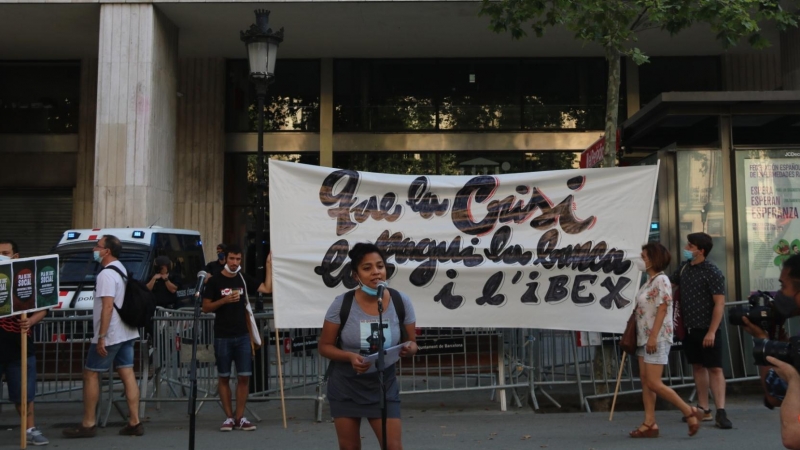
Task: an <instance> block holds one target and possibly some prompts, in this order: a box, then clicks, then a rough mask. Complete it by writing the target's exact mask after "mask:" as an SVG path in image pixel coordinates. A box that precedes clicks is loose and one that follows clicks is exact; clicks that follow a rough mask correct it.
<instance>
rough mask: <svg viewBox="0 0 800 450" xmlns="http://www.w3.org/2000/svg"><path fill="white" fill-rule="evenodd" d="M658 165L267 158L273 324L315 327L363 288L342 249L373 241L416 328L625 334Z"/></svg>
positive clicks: (645, 238) (278, 325)
mask: <svg viewBox="0 0 800 450" xmlns="http://www.w3.org/2000/svg"><path fill="white" fill-rule="evenodd" d="M657 171H658V167H657V166H641V167H626V168H609V169H578V170H565V171H552V172H536V173H522V174H508V175H477V176H413V175H411V176H408V175H388V174H377V173H368V172H356V171H353V170H337V169H331V168H325V167H317V166H308V165H303V164H296V163H290V162H282V161H275V160H270V161H269V175H270V189H269V197H270V216H271V220H270V227H271V228H270V229H271V247H272V254H273V274H274V285H273V288H274V307H275V322H276V326H277V327H279V328H319V327H321V326H322V322H323V320H324V317H325V313H326V311H327V309H328V307H329V306H330V304H331V302H332V301H333V299H334V297H335V296H336V295H338V294H341V293H343V292H345V291H346V290H348V289H352V288H354V287H355V286H356V285H357V284H356V282H355V280H353V278H352V277H351V271H350V263H349V259H348V258H347V252H348V251H349V250H350V248H352V246H353V245H355V244H356V243H358V242H367V241H368V242H372V243H375V244H376V245H377V246H378V247H380V248H381V249H382V250H384V252H385V253H386V256H387V258H388V260H387V263H388V264H387V277H388V279H389V283H390V285H391V286H392V287H393V288H395V289H398V290H400V291H402V292H404V293H406V294H407V295H408V296H409V297H410V298H411V300H412V302H413V305H414V310H415V311H416V317H417V325H418V326H421V327H511V328H516V327H532V328H549V329H564V330H586V331H603V332H621V331H622V330H623V329H624V328H625V323H626V319H627V318H628V315H629V314H630V311H631V302H632V300H633V297H634V295H635V293H636V289H637V287H638V286H637V285H638V280H639V279H640V273H639V271H638V270H637V269H636V268H635V266H634V264H632V262H631V260H632V259H635V258H639V255H640V253H641V246H642V244H644V243H645V242H646V240H647V236H648V230H649V226H650V218H651V213H652V208H653V198H654V194H655V188H656V175H657Z"/></svg>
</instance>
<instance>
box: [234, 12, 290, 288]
mask: <svg viewBox="0 0 800 450" xmlns="http://www.w3.org/2000/svg"><path fill="white" fill-rule="evenodd" d="M255 13H256V23H254V24H252V25H250V28H249V29H248V30H246V31H241V32H240V38H241V40H242V42H244V44H245V47H247V59H248V61H249V62H250V81H252V82H253V84H255V86H256V96H257V97H258V156H257V169H256V170H257V173H256V193H257V198H256V276H257V277H260V276H261V275H259V274H261V273H263V271H264V263H265V257H264V213H265V208H266V205H265V202H264V192H265V190H266V188H267V185H266V182H265V181H264V100H265V99H266V96H267V86H269V85H270V84H271V83H272V82H273V81H275V59H276V57H277V56H278V45H280V43H281V42H283V28H281V29H280V30H278V31H276V32H273V31H272V29H271V28H270V27H269V11H267V10H266V9H257V10H256V11H255Z"/></svg>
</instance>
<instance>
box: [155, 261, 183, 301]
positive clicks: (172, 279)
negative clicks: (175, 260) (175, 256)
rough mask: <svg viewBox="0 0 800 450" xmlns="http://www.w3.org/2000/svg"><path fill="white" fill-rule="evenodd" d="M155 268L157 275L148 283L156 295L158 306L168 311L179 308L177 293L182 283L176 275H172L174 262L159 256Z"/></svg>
mask: <svg viewBox="0 0 800 450" xmlns="http://www.w3.org/2000/svg"><path fill="white" fill-rule="evenodd" d="M155 266H156V267H155V271H154V272H155V273H154V274H153V278H151V279H150V282H149V283H147V289H150V290H151V291H152V292H153V295H155V297H156V305H158V306H160V307H162V308H168V309H176V308H178V296H177V295H175V293H176V292H178V284H180V281H179V280H178V279H177V278H178V277H177V276H176V275H175V274H173V273H170V269H171V268H172V261H170V260H169V257H167V256H159V257H158V258H156V261H155Z"/></svg>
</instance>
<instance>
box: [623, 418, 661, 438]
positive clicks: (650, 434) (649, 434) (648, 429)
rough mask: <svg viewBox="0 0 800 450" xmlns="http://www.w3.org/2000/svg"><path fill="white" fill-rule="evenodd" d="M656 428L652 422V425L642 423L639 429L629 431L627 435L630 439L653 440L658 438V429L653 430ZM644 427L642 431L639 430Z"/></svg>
mask: <svg viewBox="0 0 800 450" xmlns="http://www.w3.org/2000/svg"><path fill="white" fill-rule="evenodd" d="M655 426H656V423H655V422H653V424H652V425H648V424H646V423H644V422H643V423H642V424H641V425H640V426H639V428H637V429H635V430H633V431H631V432H630V433H628V434H629V435H630V437H632V438H655V437H658V428H653V427H655ZM642 427H644V430H642V429H641V428H642Z"/></svg>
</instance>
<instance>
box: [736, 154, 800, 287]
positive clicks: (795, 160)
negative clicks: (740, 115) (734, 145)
mask: <svg viewBox="0 0 800 450" xmlns="http://www.w3.org/2000/svg"><path fill="white" fill-rule="evenodd" d="M736 185H737V198H738V206H739V208H738V210H739V218H738V219H739V230H741V231H740V236H739V239H738V242H739V254H740V255H742V256H741V258H739V264H740V274H741V276H740V280H741V290H742V294H743V295H745V296H749V295H750V294H752V293H754V292H755V291H758V290H762V291H768V292H775V291H777V290H779V289H780V284H779V283H778V277H780V273H781V265H782V264H783V262H784V261H785V260H786V259H788V258H789V257H790V256H792V255H797V254H800V222H798V208H800V149H798V148H794V149H791V148H784V149H772V150H767V149H754V150H739V151H737V152H736Z"/></svg>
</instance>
